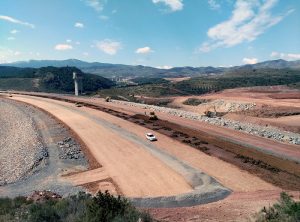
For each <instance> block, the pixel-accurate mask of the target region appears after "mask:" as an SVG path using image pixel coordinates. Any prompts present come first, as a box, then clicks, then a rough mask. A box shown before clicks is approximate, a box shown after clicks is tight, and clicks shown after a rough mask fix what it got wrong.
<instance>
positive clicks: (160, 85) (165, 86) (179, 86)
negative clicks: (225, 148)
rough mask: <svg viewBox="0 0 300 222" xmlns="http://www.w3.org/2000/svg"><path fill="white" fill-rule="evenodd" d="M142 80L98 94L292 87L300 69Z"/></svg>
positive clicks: (245, 70)
mask: <svg viewBox="0 0 300 222" xmlns="http://www.w3.org/2000/svg"><path fill="white" fill-rule="evenodd" d="M139 82H142V83H143V84H140V85H138V86H130V87H122V88H111V89H107V90H100V91H99V94H100V95H102V96H116V95H117V96H123V97H126V98H128V99H132V97H130V95H141V96H148V97H162V96H176V95H200V94H204V93H208V92H213V91H220V90H223V89H230V88H238V87H251V86H271V85H289V86H291V87H297V86H298V85H299V82H300V70H294V69H270V68H264V69H253V68H252V67H249V66H245V67H243V68H239V69H234V70H230V71H227V72H225V73H224V74H222V75H214V76H203V77H195V78H191V79H189V80H185V81H181V82H177V83H170V82H163V81H162V82H159V81H157V80H156V83H155V84H150V83H148V82H147V81H146V80H143V81H139ZM145 83H147V84H145Z"/></svg>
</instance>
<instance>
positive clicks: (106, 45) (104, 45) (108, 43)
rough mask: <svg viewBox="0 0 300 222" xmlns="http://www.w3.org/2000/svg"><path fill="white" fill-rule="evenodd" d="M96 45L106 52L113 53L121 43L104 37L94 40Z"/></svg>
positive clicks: (118, 48)
mask: <svg viewBox="0 0 300 222" xmlns="http://www.w3.org/2000/svg"><path fill="white" fill-rule="evenodd" d="M96 47H97V48H98V49H100V50H101V51H103V52H105V53H106V54H109V55H115V54H116V53H117V52H118V51H119V50H120V49H121V48H122V44H121V43H120V42H117V41H113V40H111V39H104V40H102V41H99V42H96Z"/></svg>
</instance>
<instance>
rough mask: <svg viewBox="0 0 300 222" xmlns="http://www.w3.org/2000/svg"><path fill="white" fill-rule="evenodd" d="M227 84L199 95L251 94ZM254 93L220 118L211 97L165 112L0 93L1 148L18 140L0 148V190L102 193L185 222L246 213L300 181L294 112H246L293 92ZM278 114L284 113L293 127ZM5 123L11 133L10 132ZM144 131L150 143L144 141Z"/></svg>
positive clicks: (286, 103) (290, 98)
mask: <svg viewBox="0 0 300 222" xmlns="http://www.w3.org/2000/svg"><path fill="white" fill-rule="evenodd" d="M255 90H256V91H258V90H259V88H257V89H255ZM236 91H237V89H236V90H232V91H228V92H227V91H224V92H222V93H221V94H220V95H218V94H212V95H207V96H204V97H203V98H202V97H201V98H200V99H206V100H208V99H210V100H211V101H214V99H216V97H217V99H220V98H222V100H223V101H227V100H230V101H232V100H235V101H237V99H236V98H235V96H236V95H238V96H239V100H241V101H242V102H243V103H249V102H248V101H244V98H243V94H242V93H241V91H242V92H243V93H244V94H246V93H248V94H247V96H245V98H246V97H247V98H249V93H250V92H251V93H252V94H253V95H254V94H256V93H257V92H253V91H254V89H241V91H239V92H238V93H236ZM259 93H260V94H259V95H260V96H262V95H263V97H258V96H256V95H255V97H256V98H257V99H253V100H251V101H252V103H253V101H254V102H255V106H254V105H253V106H252V107H251V105H248V106H250V107H251V108H246V109H244V108H243V110H237V109H236V108H230V110H232V112H227V114H226V115H227V116H228V117H227V118H225V117H226V115H225V116H224V115H222V117H220V116H219V114H218V113H219V112H220V113H221V111H218V110H221V108H222V107H220V105H219V107H218V106H216V102H215V103H213V104H214V105H210V104H208V105H207V104H206V106H205V107H203V108H201V105H200V106H198V110H197V106H187V105H184V104H183V101H185V100H186V99H187V98H181V97H179V98H178V99H176V100H174V102H176V103H177V105H180V106H182V107H181V108H177V109H174V108H164V107H157V106H153V105H145V104H138V103H130V102H122V101H116V100H111V99H101V98H96V97H82V96H80V97H78V96H70V95H59V94H48V93H25V92H2V93H1V97H0V102H1V107H3V109H1V112H4V113H3V115H2V113H1V121H2V122H3V123H4V124H2V125H1V126H2V127H1V130H2V132H3V133H2V134H1V140H0V141H1V143H2V144H5V145H6V146H1V147H8V148H9V147H12V145H10V146H9V144H15V143H16V141H18V144H19V145H20V146H13V147H14V149H15V151H14V156H12V155H11V152H4V151H3V152H1V174H0V175H1V178H0V184H1V186H0V192H1V195H2V196H10V197H14V196H18V195H29V194H30V193H32V192H33V191H34V190H51V191H54V192H57V193H60V194H61V195H69V194H72V193H76V192H78V191H80V190H85V191H88V192H91V193H96V192H98V191H105V190H108V191H109V192H110V193H112V194H114V195H122V196H125V197H126V198H129V200H130V201H131V202H132V203H133V204H134V205H135V206H137V207H141V208H143V209H147V210H148V211H149V212H150V213H151V214H152V215H154V216H155V218H157V219H159V220H166V221H193V220H195V218H197V215H200V214H199V212H201V218H202V219H203V218H204V219H205V218H206V219H207V220H211V219H212V218H213V219H216V218H219V219H220V218H222V217H223V216H224V215H226V219H228V220H233V219H235V220H236V219H238V220H239V219H240V220H244V219H245V218H246V219H247V218H251V216H252V215H253V214H254V213H255V212H256V211H257V210H259V209H260V208H262V207H263V206H266V205H268V204H271V203H273V202H274V201H275V200H276V198H278V195H279V194H280V192H282V191H286V192H289V193H290V194H293V195H295V196H296V195H299V187H300V166H299V162H300V150H299V144H298V142H297V141H299V134H298V133H299V131H298V127H299V126H298V125H297V123H299V121H297V118H299V115H290V116H286V117H281V118H282V119H280V117H276V118H264V119H263V118H261V117H260V116H257V117H253V115H252V117H251V115H249V114H248V113H249V112H250V111H249V110H251V113H258V110H257V107H263V105H269V109H271V106H272V104H273V102H274V101H276V105H277V109H279V110H282V109H283V108H285V109H288V108H287V107H289V110H290V112H292V111H293V110H295V109H298V108H299V107H300V103H299V99H298V98H295V96H297V95H299V94H298V92H297V93H296V92H295V91H287V92H286V97H284V98H283V97H282V94H280V95H281V96H280V98H277V97H278V96H277V95H279V94H276V92H274V89H273V91H272V90H271V89H269V90H267V92H266V91H265V92H264V94H263V93H262V92H259ZM75 94H76V92H75ZM198 99H199V98H198ZM211 103H212V102H211ZM218 104H220V102H218ZM223 104H224V102H223ZM278 105H280V106H282V107H278ZM232 106H233V105H232V104H231V107H232ZM248 106H246V107H248ZM207 107H209V108H207ZM253 107H255V109H254V108H253ZM225 108H226V105H225V106H224V105H223V110H222V111H224V109H225ZM207 110H209V111H210V112H209V113H208V112H207ZM291 110H292V111H291ZM227 111H228V107H227ZM201 112H203V113H201ZM261 112H263V111H261ZM293 112H294V111H293ZM4 114H9V115H4ZM4 116H5V119H2V117H4ZM153 116H155V118H153ZM242 116H243V117H244V118H243V119H242ZM245 116H248V117H247V118H249V119H250V120H251V121H248V119H247V118H246V117H245ZM238 117H239V118H238ZM230 118H231V119H230ZM283 118H286V119H289V118H292V119H293V120H292V121H291V122H292V123H294V124H296V125H293V124H289V122H287V121H285V120H283ZM254 120H256V122H255V121H254ZM257 120H260V121H261V122H258V121H257ZM275 120H276V121H275ZM224 123H225V124H224ZM266 123H267V124H268V126H266ZM280 123H282V125H280V126H279V125H278V124H280ZM5 124H7V125H5ZM236 124H240V125H239V127H232V126H231V125H233V126H235V125H236ZM246 124H250V125H248V127H251V128H252V129H256V128H255V127H257V129H260V128H263V127H265V128H266V127H267V128H268V127H270V128H269V130H270V132H273V131H272V130H274V129H276V130H277V131H276V130H275V132H276V133H277V134H278V133H279V136H265V135H268V134H267V130H268V129H264V130H265V133H264V135H260V133H259V132H260V131H259V130H257V132H258V133H251V132H247V128H244V125H246ZM8 126H9V127H8ZM287 127H291V129H292V130H289V131H287V129H288V128H287ZM9 130H11V131H14V132H19V133H14V135H18V136H13V137H12V136H9V135H11V131H9ZM260 130H262V129H260ZM149 132H151V133H153V134H154V135H155V137H156V138H157V141H155V142H151V141H149V140H147V138H146V137H145V134H146V133H149ZM24 133H26V135H25V134H24ZM277 134H276V135H277ZM272 135H273V134H272ZM277 137H278V138H277ZM28 144H35V146H32V145H31V146H29V145H28ZM26 147H30V148H31V151H29V150H28V149H26V150H25V148H26ZM24 157H26V158H24ZM12 160H14V161H13V162H12ZM12 163H13V164H12ZM232 209H235V210H234V211H233V210H232ZM216 212H217V213H216ZM222 219H224V218H222ZM217 220H218V219H217Z"/></svg>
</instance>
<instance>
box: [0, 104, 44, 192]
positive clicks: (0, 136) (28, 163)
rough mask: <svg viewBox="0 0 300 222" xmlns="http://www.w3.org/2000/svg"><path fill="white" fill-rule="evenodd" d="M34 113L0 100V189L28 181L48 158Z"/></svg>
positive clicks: (19, 105)
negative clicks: (20, 181) (17, 182)
mask: <svg viewBox="0 0 300 222" xmlns="http://www.w3.org/2000/svg"><path fill="white" fill-rule="evenodd" d="M31 112H32V111H31V110H30V108H29V107H28V106H26V105H24V104H21V103H17V102H14V101H11V100H6V99H0V132H1V133H0V186H1V185H5V184H8V183H13V182H16V181H18V180H20V179H23V178H25V177H26V176H27V175H28V174H30V173H31V172H32V169H34V168H36V167H37V166H39V165H40V163H41V161H42V160H43V159H44V158H45V157H47V156H48V152H47V149H46V148H45V147H44V146H43V143H42V139H41V137H40V135H39V132H38V130H37V129H36V126H35V122H34V120H33V118H32V116H31V114H32V113H31Z"/></svg>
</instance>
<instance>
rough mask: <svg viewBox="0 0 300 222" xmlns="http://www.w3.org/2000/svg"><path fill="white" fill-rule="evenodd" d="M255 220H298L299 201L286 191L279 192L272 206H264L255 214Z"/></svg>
mask: <svg viewBox="0 0 300 222" xmlns="http://www.w3.org/2000/svg"><path fill="white" fill-rule="evenodd" d="M256 221H257V222H296V221H300V202H296V201H294V200H293V199H292V198H291V196H289V195H288V194H287V193H284V192H283V193H281V194H280V200H279V202H278V203H276V204H274V205H273V206H271V207H269V208H266V207H264V208H263V209H262V210H261V211H260V212H259V213H258V214H257V215H256Z"/></svg>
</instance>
